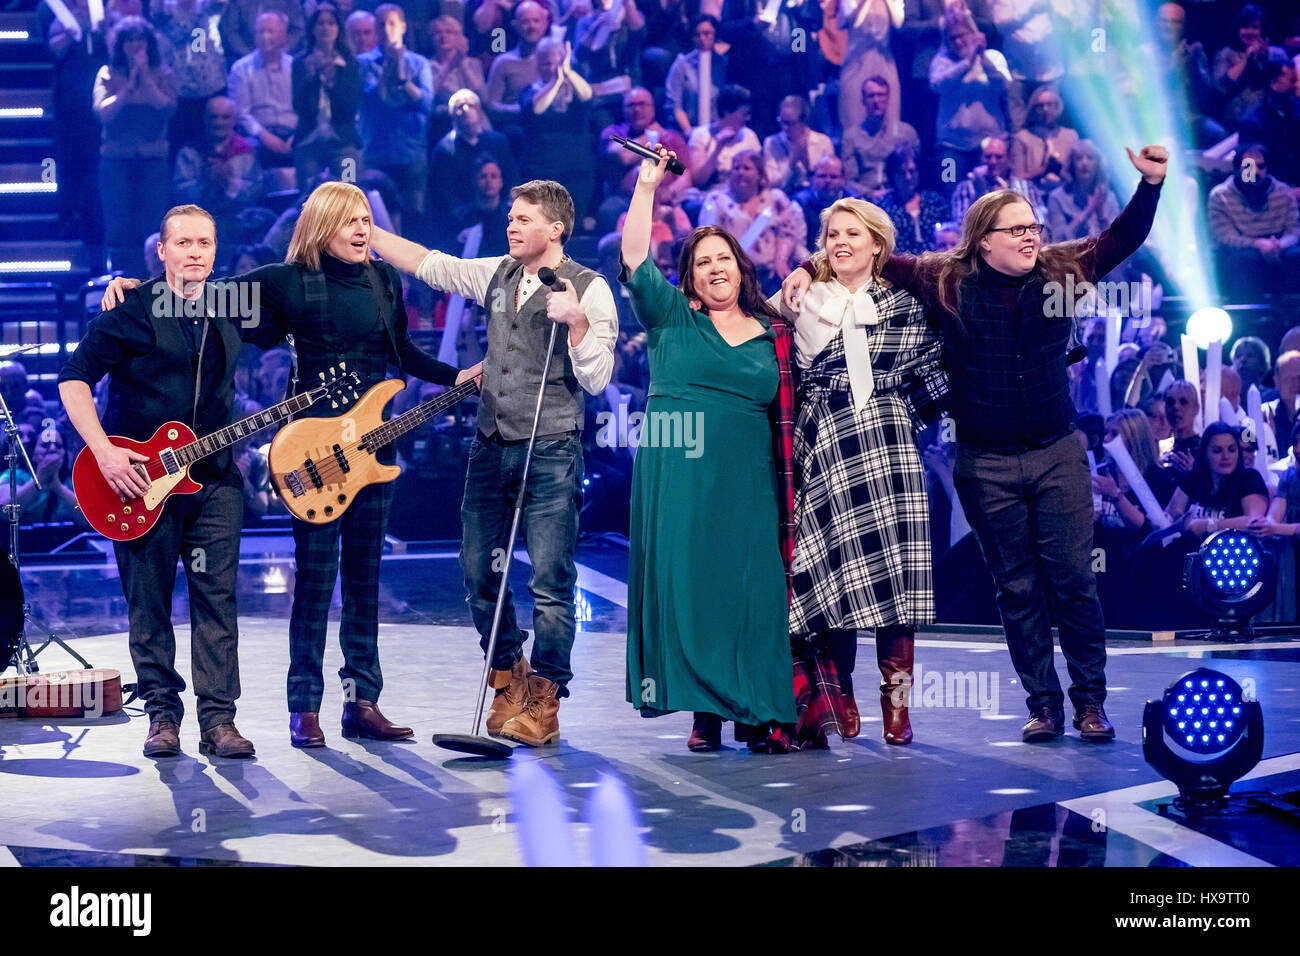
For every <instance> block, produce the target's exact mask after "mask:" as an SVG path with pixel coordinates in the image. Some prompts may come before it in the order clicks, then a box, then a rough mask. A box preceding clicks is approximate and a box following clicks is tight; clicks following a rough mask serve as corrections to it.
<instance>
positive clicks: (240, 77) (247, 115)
mask: <svg viewBox="0 0 1300 956" xmlns="http://www.w3.org/2000/svg"><path fill="white" fill-rule="evenodd" d="M288 31H289V18H288V17H287V16H286V15H285V14H284V13H282V12H281V11H279V10H267V11H266V12H265V13H261V14H259V15H258V17H257V49H256V50H254V51H253V52H252V53H249V54H247V55H245V56H243V57H241V58H240V59H239V60H236V61H235V65H234V66H232V67H231V68H230V77H229V84H228V85H229V87H230V98H231V99H232V100H234V101H235V105H236V106H237V107H238V109H239V126H240V129H242V130H243V131H244V133H245V135H248V136H251V137H253V138H254V139H256V140H257V141H258V143H259V144H260V147H259V149H258V152H257V161H258V163H259V164H260V165H261V167H262V168H263V169H281V170H287V169H289V168H291V167H292V165H293V137H294V133H295V132H296V131H297V129H298V114H297V113H295V112H294V109H293V57H291V56H290V55H289V54H288V53H287V52H286V46H287V44H288V42H289V39H288V37H289V33H288ZM281 184H282V185H285V184H287V183H284V182H282V183H281Z"/></svg>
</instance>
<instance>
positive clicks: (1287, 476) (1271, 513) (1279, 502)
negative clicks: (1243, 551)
mask: <svg viewBox="0 0 1300 956" xmlns="http://www.w3.org/2000/svg"><path fill="white" fill-rule="evenodd" d="M1289 446H1290V450H1291V458H1292V461H1293V464H1292V465H1291V466H1290V467H1288V468H1287V469H1286V471H1285V472H1284V473H1283V474H1282V478H1281V480H1280V481H1279V482H1278V486H1277V494H1276V495H1275V496H1274V498H1273V501H1272V503H1271V504H1270V505H1269V506H1268V520H1267V521H1264V522H1261V523H1259V524H1256V525H1255V527H1253V528H1251V530H1252V531H1253V532H1254V533H1255V534H1257V535H1260V536H1261V537H1263V538H1265V539H1266V540H1268V539H1272V546H1273V553H1274V554H1275V555H1276V556H1277V593H1276V597H1275V598H1274V599H1273V604H1272V606H1271V607H1268V608H1266V609H1265V610H1264V612H1263V613H1262V614H1261V615H1260V619H1261V620H1265V621H1286V622H1292V621H1300V595H1298V594H1297V584H1298V583H1300V561H1297V560H1296V557H1297V547H1298V546H1300V539H1298V538H1297V536H1300V465H1296V464H1294V462H1296V461H1300V454H1297V452H1296V449H1297V446H1300V428H1294V429H1292V431H1291V438H1290V441H1289Z"/></svg>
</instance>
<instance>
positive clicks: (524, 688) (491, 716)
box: [487, 657, 533, 737]
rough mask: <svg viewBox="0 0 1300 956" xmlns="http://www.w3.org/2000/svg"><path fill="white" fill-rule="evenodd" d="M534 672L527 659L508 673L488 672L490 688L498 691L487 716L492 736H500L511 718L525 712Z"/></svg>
mask: <svg viewBox="0 0 1300 956" xmlns="http://www.w3.org/2000/svg"><path fill="white" fill-rule="evenodd" d="M532 672H533V669H532V668H531V667H529V666H528V658H526V657H521V658H519V660H517V661H515V664H514V666H513V667H512V668H510V670H508V671H499V670H490V671H488V686H489V687H491V688H493V689H494V690H495V691H496V694H495V695H494V696H493V698H492V706H491V707H490V708H489V709H488V715H487V732H488V733H489V734H491V735H492V736H494V737H495V736H497V735H498V734H500V733H501V728H502V727H504V726H505V725H506V721H508V720H509V719H510V718H511V717H517V716H518V715H520V714H522V713H523V712H524V701H525V700H527V698H528V676H529V675H530V674H531V673H532Z"/></svg>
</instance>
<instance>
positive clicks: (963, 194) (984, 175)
mask: <svg viewBox="0 0 1300 956" xmlns="http://www.w3.org/2000/svg"><path fill="white" fill-rule="evenodd" d="M980 160H981V165H979V166H976V167H975V168H974V169H972V170H971V171H970V172H969V173H967V175H966V178H965V179H963V180H962V181H961V182H959V183H958V184H957V188H956V189H954V190H953V191H952V219H953V222H957V223H960V222H961V221H962V220H963V219H965V218H966V210H967V209H969V208H970V207H971V203H973V202H975V200H977V199H979V198H980V196H983V195H984V194H985V193H991V192H993V191H994V190H995V189H1010V190H1011V191H1012V192H1014V193H1019V194H1020V195H1021V196H1024V197H1025V201H1026V202H1028V203H1029V205H1031V206H1033V207H1034V208H1035V209H1041V208H1042V207H1043V197H1042V195H1041V194H1040V193H1039V192H1038V187H1037V186H1035V185H1034V184H1033V183H1031V182H1029V181H1028V180H1026V179H1021V178H1019V177H1018V176H1013V175H1012V173H1011V158H1010V154H1009V140H1008V139H1007V137H1006V135H1005V134H999V135H997V136H986V137H985V138H984V140H983V142H981V143H980Z"/></svg>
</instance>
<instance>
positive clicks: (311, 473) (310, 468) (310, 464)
mask: <svg viewBox="0 0 1300 956" xmlns="http://www.w3.org/2000/svg"><path fill="white" fill-rule="evenodd" d="M302 466H303V468H305V469H307V477H308V478H310V479H311V483H312V484H313V485H315V486H316V487H317V488H318V489H319V488H323V487H325V482H323V481H321V478H320V472H318V471H317V470H316V463H315V462H314V461H312V460H311V459H310V458H308V459H307V460H306V461H304V462H303V463H302Z"/></svg>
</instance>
